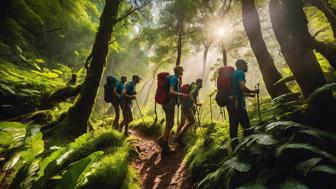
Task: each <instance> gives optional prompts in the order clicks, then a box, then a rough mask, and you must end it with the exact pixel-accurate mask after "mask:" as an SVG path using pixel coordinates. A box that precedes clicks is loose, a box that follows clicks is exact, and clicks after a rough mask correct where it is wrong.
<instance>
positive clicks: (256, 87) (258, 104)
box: [255, 83, 261, 123]
mask: <svg viewBox="0 0 336 189" xmlns="http://www.w3.org/2000/svg"><path fill="white" fill-rule="evenodd" d="M259 86H260V83H257V85H256V86H255V89H257V90H258V93H257V106H258V116H259V123H260V122H261V113H260V102H259Z"/></svg>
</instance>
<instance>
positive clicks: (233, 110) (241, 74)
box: [228, 59, 259, 149]
mask: <svg viewBox="0 0 336 189" xmlns="http://www.w3.org/2000/svg"><path fill="white" fill-rule="evenodd" d="M236 67H237V69H236V71H234V73H233V75H232V95H233V96H232V98H231V100H230V101H229V105H228V112H229V119H232V120H230V139H231V147H232V149H234V148H235V147H236V146H237V145H238V139H237V133H238V126H239V124H241V126H242V127H243V129H244V136H247V135H249V134H250V132H251V131H250V120H249V117H248V114H247V111H246V105H245V96H249V97H254V94H257V93H259V90H258V89H256V90H250V89H249V88H247V87H246V79H245V72H247V70H248V66H247V62H246V61H245V60H242V59H239V60H237V61H236Z"/></svg>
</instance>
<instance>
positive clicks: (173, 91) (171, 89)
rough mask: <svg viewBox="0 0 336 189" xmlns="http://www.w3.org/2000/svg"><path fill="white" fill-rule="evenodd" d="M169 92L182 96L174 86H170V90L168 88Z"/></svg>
mask: <svg viewBox="0 0 336 189" xmlns="http://www.w3.org/2000/svg"><path fill="white" fill-rule="evenodd" d="M169 93H170V94H171V95H173V96H183V94H182V93H178V92H176V91H175V90H174V87H172V86H170V90H169Z"/></svg>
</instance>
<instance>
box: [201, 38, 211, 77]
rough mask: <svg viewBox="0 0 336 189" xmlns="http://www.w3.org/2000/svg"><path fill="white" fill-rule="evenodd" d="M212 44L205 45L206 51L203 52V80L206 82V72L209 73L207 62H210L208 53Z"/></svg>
mask: <svg viewBox="0 0 336 189" xmlns="http://www.w3.org/2000/svg"><path fill="white" fill-rule="evenodd" d="M211 44H212V43H211V42H208V43H204V44H203V46H204V51H203V70H202V78H203V80H204V81H205V79H206V71H207V61H208V52H209V48H210V46H211Z"/></svg>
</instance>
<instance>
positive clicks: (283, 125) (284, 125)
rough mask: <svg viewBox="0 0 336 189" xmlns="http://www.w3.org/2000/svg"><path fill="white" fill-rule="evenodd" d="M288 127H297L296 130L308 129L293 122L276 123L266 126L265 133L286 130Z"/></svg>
mask: <svg viewBox="0 0 336 189" xmlns="http://www.w3.org/2000/svg"><path fill="white" fill-rule="evenodd" d="M290 127H297V128H302V129H308V128H309V127H307V126H305V125H302V124H300V123H296V122H294V121H277V122H272V123H270V124H268V125H267V126H266V131H267V132H270V131H272V130H274V129H276V128H280V129H288V128H290Z"/></svg>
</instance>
